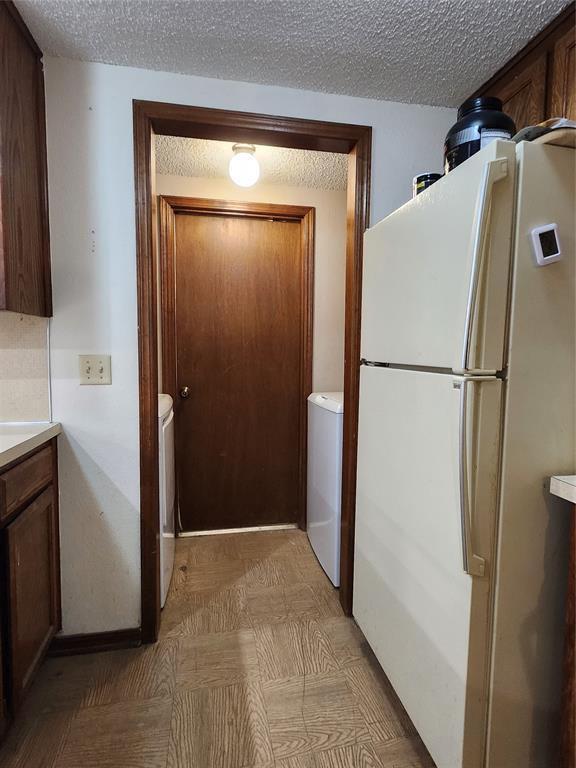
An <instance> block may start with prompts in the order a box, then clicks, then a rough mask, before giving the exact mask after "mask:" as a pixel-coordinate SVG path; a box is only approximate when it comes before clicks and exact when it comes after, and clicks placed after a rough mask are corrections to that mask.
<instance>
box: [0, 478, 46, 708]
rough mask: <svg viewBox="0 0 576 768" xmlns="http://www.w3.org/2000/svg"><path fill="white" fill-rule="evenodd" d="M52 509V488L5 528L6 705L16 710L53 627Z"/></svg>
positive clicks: (42, 654) (40, 658) (40, 659)
mask: <svg viewBox="0 0 576 768" xmlns="http://www.w3.org/2000/svg"><path fill="white" fill-rule="evenodd" d="M55 518H56V510H55V505H54V491H53V489H52V487H49V488H48V489H47V490H45V491H44V492H43V493H42V494H41V495H40V496H39V497H38V498H37V499H36V501H33V502H32V504H30V505H29V506H28V507H26V509H25V510H24V511H23V512H22V513H21V514H20V515H19V516H18V517H17V518H16V520H15V521H14V522H13V523H12V524H11V525H9V526H8V527H7V529H6V545H7V552H8V563H9V570H10V572H9V580H8V607H9V616H10V626H9V633H10V648H11V654H10V665H9V667H10V669H9V685H10V691H11V704H12V708H13V709H14V710H16V709H18V707H19V706H20V704H21V702H22V699H23V698H24V694H25V693H26V689H27V688H28V687H29V685H30V683H31V682H32V679H33V675H34V672H35V671H36V669H37V667H38V665H39V664H40V662H41V661H42V658H43V656H44V652H45V651H46V650H47V648H48V645H49V644H50V641H51V640H52V638H53V636H54V634H55V633H56V631H57V612H56V609H55V602H54V598H55V594H56V591H57V586H56V570H55V562H54V551H55V544H56V542H55V541H54V536H55V530H56V520H55Z"/></svg>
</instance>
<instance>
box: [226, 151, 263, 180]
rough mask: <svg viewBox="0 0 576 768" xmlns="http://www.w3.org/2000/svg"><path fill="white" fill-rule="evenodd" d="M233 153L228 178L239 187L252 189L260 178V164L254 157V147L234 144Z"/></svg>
mask: <svg viewBox="0 0 576 768" xmlns="http://www.w3.org/2000/svg"><path fill="white" fill-rule="evenodd" d="M232 152H233V153H234V154H233V156H232V158H231V160H230V165H229V166H228V173H229V174H230V178H231V179H232V181H233V182H234V184H237V185H238V186H239V187H253V186H254V184H256V182H257V181H258V179H259V178H260V163H259V162H258V160H257V159H256V157H255V156H254V153H255V152H256V147H255V146H254V145H253V144H234V146H233V147H232Z"/></svg>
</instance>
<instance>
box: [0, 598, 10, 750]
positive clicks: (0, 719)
mask: <svg viewBox="0 0 576 768" xmlns="http://www.w3.org/2000/svg"><path fill="white" fill-rule="evenodd" d="M0 607H1V606H0ZM2 623H3V619H2V613H1V611H0V739H2V736H3V735H4V732H5V731H6V728H7V727H8V700H7V698H6V684H5V681H4V670H5V669H6V664H5V658H4V657H5V654H4V647H3V645H2V637H3V635H4V631H3V630H4V627H3V626H2Z"/></svg>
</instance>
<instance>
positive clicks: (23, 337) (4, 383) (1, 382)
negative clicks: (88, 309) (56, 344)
mask: <svg viewBox="0 0 576 768" xmlns="http://www.w3.org/2000/svg"><path fill="white" fill-rule="evenodd" d="M49 420H50V385H49V368H48V320H47V319H46V318H44V317H31V316H30V315H18V314H16V313H14V312H0V421H49Z"/></svg>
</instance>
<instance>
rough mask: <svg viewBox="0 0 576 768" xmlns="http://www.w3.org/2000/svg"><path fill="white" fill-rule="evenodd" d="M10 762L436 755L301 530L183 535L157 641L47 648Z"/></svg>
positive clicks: (139, 766)
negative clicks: (61, 650)
mask: <svg viewBox="0 0 576 768" xmlns="http://www.w3.org/2000/svg"><path fill="white" fill-rule="evenodd" d="M0 765H2V767H3V768H433V764H432V762H431V761H430V758H429V757H427V754H426V752H425V750H424V748H423V746H422V744H421V742H420V740H419V738H418V736H417V735H416V733H415V731H414V728H413V726H412V724H411V723H410V721H409V719H408V717H407V715H406V713H405V712H404V711H403V709H402V707H401V705H400V704H399V702H398V701H397V699H396V697H395V696H394V694H393V692H392V691H391V689H390V686H389V684H388V683H387V681H386V679H385V678H384V676H383V674H382V672H381V670H380V669H379V667H378V664H377V663H376V661H375V659H374V657H373V655H372V653H371V652H370V650H369V648H368V647H367V644H366V641H365V640H364V638H363V636H362V634H361V632H360V631H359V630H358V628H357V627H356V626H355V624H354V623H353V622H352V621H351V620H350V619H348V618H346V617H345V616H344V615H343V613H342V610H341V608H340V604H339V602H338V597H337V592H336V590H334V589H333V588H332V586H331V584H330V583H329V581H328V579H327V578H326V577H325V575H324V573H323V571H322V569H321V568H320V566H319V565H318V563H317V561H316V559H315V557H314V555H313V553H312V551H311V549H310V546H309V544H308V539H307V537H306V535H305V534H304V533H302V532H300V531H277V532H276V531H274V532H262V533H243V534H233V535H225V536H206V537H201V538H183V539H179V540H178V542H177V550H176V564H175V570H174V578H173V581H172V585H171V590H170V594H169V597H168V601H167V604H166V607H165V609H164V611H163V614H162V627H161V635H160V640H159V642H158V643H157V644H156V645H155V646H147V647H142V648H137V649H133V650H125V651H114V652H110V653H101V654H94V655H90V656H73V657H67V658H53V659H49V660H48V661H47V662H46V663H45V665H44V667H43V669H42V670H41V672H40V674H39V677H38V680H37V681H36V682H35V683H34V686H33V689H32V691H31V694H30V697H29V699H28V701H27V702H26V704H25V707H24V711H23V713H22V716H21V717H20V718H19V722H18V724H17V725H16V726H15V727H14V729H13V730H12V733H11V734H10V735H9V737H8V740H7V742H6V744H5V746H4V748H3V749H2V750H1V751H0Z"/></svg>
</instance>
